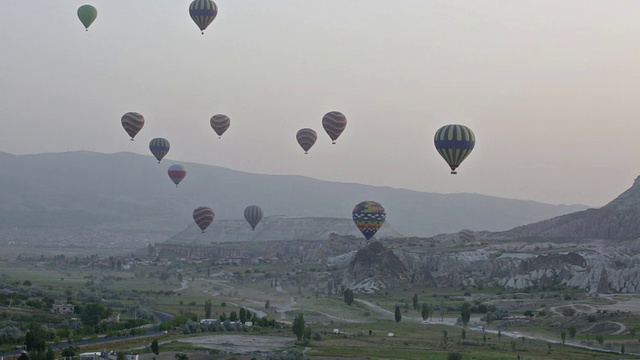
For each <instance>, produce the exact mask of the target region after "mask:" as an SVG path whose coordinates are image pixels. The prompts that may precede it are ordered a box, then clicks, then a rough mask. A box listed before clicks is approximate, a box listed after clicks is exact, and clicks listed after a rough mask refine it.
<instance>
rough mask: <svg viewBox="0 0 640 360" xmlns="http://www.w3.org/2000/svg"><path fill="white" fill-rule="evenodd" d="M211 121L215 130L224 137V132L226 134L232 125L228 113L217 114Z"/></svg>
mask: <svg viewBox="0 0 640 360" xmlns="http://www.w3.org/2000/svg"><path fill="white" fill-rule="evenodd" d="M209 123H210V124H211V128H212V129H213V131H215V132H216V134H218V136H219V137H222V134H224V132H225V131H227V129H228V128H229V126H230V125H231V119H229V117H228V116H227V115H223V114H217V115H213V116H212V117H211V121H209Z"/></svg>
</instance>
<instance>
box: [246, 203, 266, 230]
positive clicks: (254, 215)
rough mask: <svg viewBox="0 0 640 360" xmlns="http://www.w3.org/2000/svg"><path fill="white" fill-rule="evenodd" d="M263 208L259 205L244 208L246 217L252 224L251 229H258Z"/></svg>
mask: <svg viewBox="0 0 640 360" xmlns="http://www.w3.org/2000/svg"><path fill="white" fill-rule="evenodd" d="M262 215H263V213H262V209H261V208H260V207H259V206H258V205H249V206H247V208H246V209H244V218H245V219H246V220H247V222H248V223H249V225H251V230H255V229H256V225H258V223H259V222H260V220H262Z"/></svg>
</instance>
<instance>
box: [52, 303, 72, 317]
mask: <svg viewBox="0 0 640 360" xmlns="http://www.w3.org/2000/svg"><path fill="white" fill-rule="evenodd" d="M74 311H75V306H74V305H72V304H53V307H51V312H52V313H54V314H62V315H70V314H73V313H74Z"/></svg>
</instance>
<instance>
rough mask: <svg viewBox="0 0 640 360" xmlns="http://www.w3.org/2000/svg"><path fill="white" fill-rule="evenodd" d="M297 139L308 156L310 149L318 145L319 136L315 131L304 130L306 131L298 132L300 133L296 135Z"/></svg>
mask: <svg viewBox="0 0 640 360" xmlns="http://www.w3.org/2000/svg"><path fill="white" fill-rule="evenodd" d="M296 139H297V140H298V144H300V146H301V147H302V149H303V150H304V153H305V154H306V153H307V152H308V151H309V149H311V147H312V146H313V144H315V143H316V140H317V139H318V134H316V132H315V131H314V130H313V129H308V128H304V129H300V130H298V133H297V134H296Z"/></svg>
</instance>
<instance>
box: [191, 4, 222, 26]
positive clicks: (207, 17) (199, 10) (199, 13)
mask: <svg viewBox="0 0 640 360" xmlns="http://www.w3.org/2000/svg"><path fill="white" fill-rule="evenodd" d="M189 15H191V19H193V22H195V23H196V25H198V28H200V31H201V32H202V34H204V30H205V29H206V28H207V26H209V24H211V22H212V21H213V19H215V18H216V15H218V7H217V6H216V3H214V2H213V1H211V0H194V1H193V2H192V3H191V5H189Z"/></svg>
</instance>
